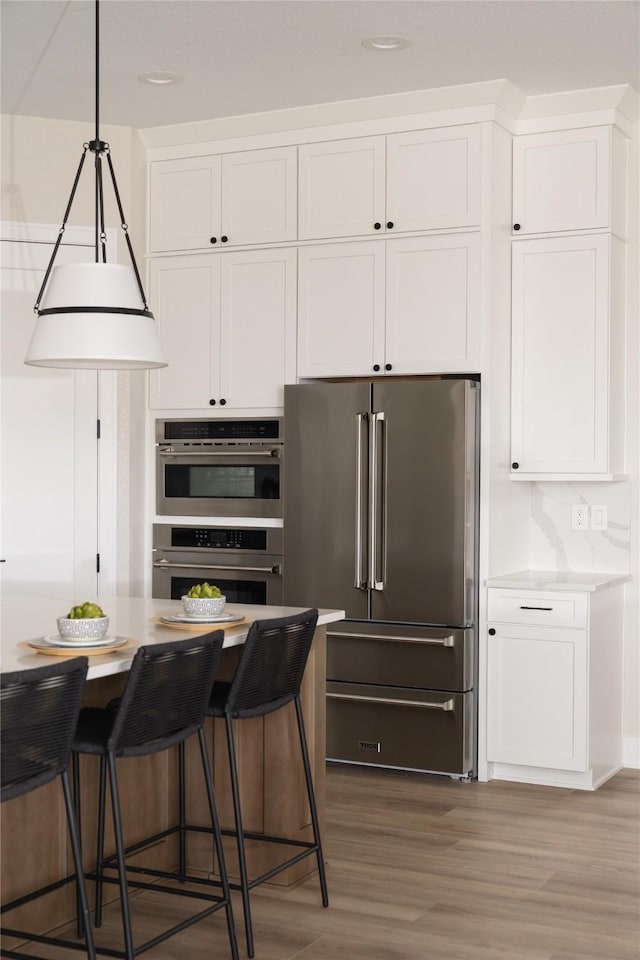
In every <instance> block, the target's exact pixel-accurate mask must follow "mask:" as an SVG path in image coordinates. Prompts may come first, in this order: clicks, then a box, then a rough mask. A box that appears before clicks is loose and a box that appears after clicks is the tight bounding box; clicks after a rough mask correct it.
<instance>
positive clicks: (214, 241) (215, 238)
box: [209, 237, 218, 243]
mask: <svg viewBox="0 0 640 960" xmlns="http://www.w3.org/2000/svg"><path fill="white" fill-rule="evenodd" d="M217 242H218V238H217V237H211V239H210V240H209V243H217Z"/></svg>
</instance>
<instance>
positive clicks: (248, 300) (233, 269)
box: [220, 248, 296, 408]
mask: <svg viewBox="0 0 640 960" xmlns="http://www.w3.org/2000/svg"><path fill="white" fill-rule="evenodd" d="M220 259H221V261H222V277H221V297H222V303H221V351H220V361H221V374H220V392H221V395H222V399H224V400H225V401H226V405H227V406H229V407H232V408H237V407H281V406H283V404H284V384H285V383H293V382H295V375H296V369H295V367H296V356H295V343H296V251H295V250H292V249H289V248H284V249H282V248H280V249H277V250H257V251H247V252H246V253H228V254H225V255H224V256H222V257H221V258H220Z"/></svg>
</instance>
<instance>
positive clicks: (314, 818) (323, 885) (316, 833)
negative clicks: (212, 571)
mask: <svg viewBox="0 0 640 960" xmlns="http://www.w3.org/2000/svg"><path fill="white" fill-rule="evenodd" d="M294 703H295V705H296V718H297V720H298V733H299V735H300V747H301V749H302V762H303V764H304V776H305V780H306V781H307V796H308V797H309V808H310V810H311V824H312V827H313V839H314V842H315V843H316V844H317V845H318V849H317V851H316V856H317V858H318V874H319V876H320V890H321V892H322V906H323V907H328V906H329V894H328V892H327V878H326V875H325V872H324V858H323V856H322V846H321V844H320V825H319V823H318V810H317V807H316V797H315V792H314V789H313V779H312V777H311V764H310V763H309V750H308V748H307V737H306V734H305V731H304V719H303V716H302V704H301V703H300V697H298V696H296V697H294Z"/></svg>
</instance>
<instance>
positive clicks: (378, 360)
mask: <svg viewBox="0 0 640 960" xmlns="http://www.w3.org/2000/svg"><path fill="white" fill-rule="evenodd" d="M384 248H385V245H384V243H371V242H367V241H363V242H360V243H332V244H324V243H323V244H319V245H317V246H308V247H300V249H299V250H298V376H300V377H314V376H318V377H323V376H359V375H363V376H367V375H371V373H372V371H373V370H374V369H375V367H374V365H375V364H377V365H378V370H380V369H381V364H382V363H383V355H384V314H385V300H384V288H385V268H384V263H385V250H384Z"/></svg>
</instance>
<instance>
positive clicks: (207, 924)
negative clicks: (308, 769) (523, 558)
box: [25, 766, 640, 960]
mask: <svg viewBox="0 0 640 960" xmlns="http://www.w3.org/2000/svg"><path fill="white" fill-rule="evenodd" d="M639 827H640V772H638V771H632V770H626V771H623V772H622V773H620V774H618V776H616V777H615V778H613V779H612V780H610V781H609V782H608V783H606V784H605V785H604V786H603V787H601V788H600V789H599V790H598V791H596V792H595V793H586V792H581V791H572V790H564V789H556V788H550V787H533V786H527V785H523V784H515V783H500V782H498V781H492V782H491V783H487V784H483V783H471V784H460V783H455V782H450V781H441V780H438V779H437V778H428V777H424V776H420V775H417V774H402V773H396V772H392V771H374V770H367V769H362V768H355V767H336V766H332V767H330V769H329V772H328V776H327V826H326V837H325V848H326V859H327V872H328V883H329V898H330V906H329V909H328V910H323V909H322V906H321V902H320V892H319V887H318V883H317V881H316V880H315V879H314V880H309V881H307V882H306V883H304V884H303V885H302V886H299V887H297V888H295V889H291V890H289V891H288V892H286V893H282V892H281V891H276V890H269V889H267V888H265V887H261V888H259V889H257V890H256V891H254V893H253V895H252V908H253V915H254V934H255V939H256V958H257V960H638V958H639V957H640V838H639ZM191 909H192V904H190V903H189V901H185V900H182V899H178V898H169V897H163V896H162V895H156V894H153V895H148V894H144V895H142V896H139V897H136V898H135V909H134V924H135V926H134V930H135V933H136V941H139V942H140V941H141V940H143V939H146V938H147V937H150V936H153V934H154V933H156V932H158V930H159V927H158V921H159V920H160V922H161V923H162V924H164V925H165V926H169V925H170V924H171V923H172V922H177V920H178V919H180V918H181V917H182V916H184V915H186V914H187V913H188V912H189V911H190V910H191ZM234 909H235V915H236V920H237V925H238V939H239V945H240V954H241V956H246V951H245V944H244V940H243V929H242V922H241V917H242V909H241V904H240V901H239V899H236V895H235V894H234ZM174 918H175V919H174ZM97 939H98V942H99V943H102V944H105V945H106V944H109V945H110V946H116V947H120V946H121V938H120V925H119V911H118V908H117V906H116V905H113V906H111V907H109V908H108V910H107V911H106V916H105V922H104V924H103V927H102V928H101V929H100V930H99V931H97ZM33 952H34V953H35V952H37V950H36V949H35V948H34V951H33ZM25 953H28V951H25ZM62 953H66V951H62ZM43 955H44V954H43ZM47 955H50V956H51V957H55V956H57V957H60V956H61V951H55V952H54V951H51V953H50V954H48V953H47ZM68 956H69V958H70V957H74V958H77V957H79V956H82V954H78V953H76V952H72V951H68ZM148 956H149V957H150V958H153V960H200V958H202V960H205V958H206V960H211V958H215V960H218V958H225V960H226V958H227V957H229V949H228V941H227V937H226V932H225V923H224V917H223V915H222V914H220V913H218V914H216V915H215V916H213V917H210V918H208V919H207V920H205V921H203V922H201V923H198V924H196V925H195V926H193V927H191V928H190V929H188V930H186V931H184V932H183V933H181V934H179V935H178V936H176V937H173V938H172V939H171V940H168V941H166V942H165V943H163V944H161V945H159V946H158V947H156V948H155V949H153V950H151V951H150V952H149V954H148ZM65 960H66V958H65Z"/></svg>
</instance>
